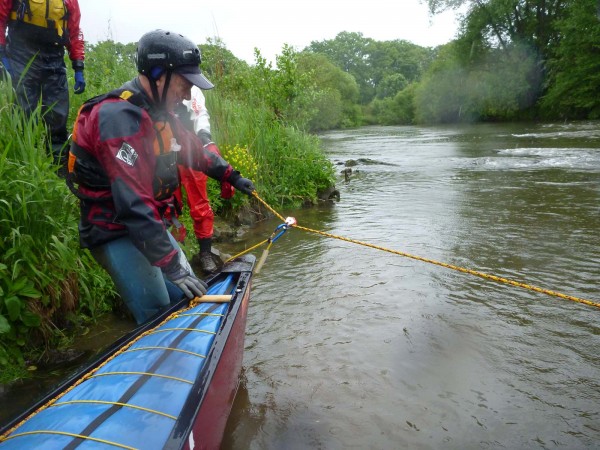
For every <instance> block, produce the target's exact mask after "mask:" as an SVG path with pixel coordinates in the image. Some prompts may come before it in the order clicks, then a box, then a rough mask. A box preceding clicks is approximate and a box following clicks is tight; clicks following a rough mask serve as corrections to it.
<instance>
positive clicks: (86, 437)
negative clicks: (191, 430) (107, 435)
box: [0, 430, 138, 450]
mask: <svg viewBox="0 0 600 450" xmlns="http://www.w3.org/2000/svg"><path fill="white" fill-rule="evenodd" d="M32 434H58V435H61V436H69V437H74V438H79V439H85V440H88V441H94V442H101V443H102V444H108V445H112V446H114V447H119V448H124V449H127V450H138V449H137V448H136V447H129V446H128V445H122V444H118V443H116V442H112V441H107V440H106V439H98V438H93V437H89V436H83V435H81V434H76V433H67V432H65V431H52V430H38V431H26V432H23V433H17V434H13V435H12V436H9V437H8V438H5V439H2V440H0V442H2V441H8V440H9V439H14V438H17V437H20V436H30V435H32Z"/></svg>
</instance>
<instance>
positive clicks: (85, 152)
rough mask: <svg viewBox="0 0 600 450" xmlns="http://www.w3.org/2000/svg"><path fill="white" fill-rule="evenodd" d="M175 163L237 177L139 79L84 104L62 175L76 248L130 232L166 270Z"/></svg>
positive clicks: (228, 178) (225, 177) (171, 249)
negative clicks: (159, 106) (73, 199)
mask: <svg viewBox="0 0 600 450" xmlns="http://www.w3.org/2000/svg"><path fill="white" fill-rule="evenodd" d="M177 164H181V165H184V166H187V167H191V168H192V169H194V170H200V171H202V172H204V173H206V174H207V175H208V176H210V177H211V178H214V179H216V180H218V181H228V182H230V183H232V184H234V182H235V181H236V179H238V178H239V177H240V174H239V172H237V171H234V170H233V168H232V167H231V166H230V165H229V164H228V163H227V162H226V161H225V160H224V159H223V158H221V157H220V156H218V155H216V154H215V153H212V152H210V151H208V150H205V149H204V146H203V144H202V141H201V140H200V139H199V138H198V137H197V136H196V135H195V134H194V133H193V132H191V131H189V130H186V129H185V127H184V126H183V124H182V123H181V122H180V121H179V119H178V118H177V117H176V116H175V115H174V114H169V113H164V112H163V113H162V114H160V113H159V112H158V111H157V110H155V108H154V107H153V103H152V102H151V101H150V100H149V98H148V97H147V96H146V94H145V93H144V91H143V90H142V87H141V85H140V83H139V80H138V79H137V78H135V79H134V80H132V81H129V82H128V83H126V84H124V85H123V86H122V87H121V88H120V89H117V90H115V91H112V92H110V93H108V94H105V95H101V96H99V97H95V98H92V99H90V100H88V101H87V102H86V103H85V104H84V105H83V106H82V107H81V108H80V110H79V113H78V115H77V119H76V121H75V126H74V128H73V136H72V144H71V150H70V154H69V175H68V177H67V183H68V184H69V186H70V187H71V190H72V191H73V192H74V193H75V195H77V197H79V199H80V206H81V220H80V223H79V238H80V244H81V246H82V247H83V248H93V247H96V246H98V245H102V244H105V243H107V242H110V241H112V240H114V239H118V238H120V237H123V236H126V235H128V236H129V237H130V239H131V240H132V242H133V243H134V245H135V246H136V247H137V248H138V249H139V250H140V251H141V252H142V253H143V254H144V256H146V258H147V259H148V260H149V261H150V263H151V264H152V265H154V266H158V267H164V266H165V265H167V264H168V263H169V262H170V261H171V259H172V258H173V256H175V255H176V253H177V250H176V249H175V248H174V247H173V245H172V244H171V242H170V240H169V237H168V235H167V229H166V225H165V223H164V221H163V213H164V212H165V210H166V209H167V208H168V207H169V206H170V205H172V204H173V192H174V191H175V189H176V188H177V187H178V186H179V177H178V174H177ZM75 185H77V187H75Z"/></svg>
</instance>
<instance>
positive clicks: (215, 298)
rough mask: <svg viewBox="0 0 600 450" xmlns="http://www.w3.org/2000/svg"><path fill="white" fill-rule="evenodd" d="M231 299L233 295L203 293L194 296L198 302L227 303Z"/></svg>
mask: <svg viewBox="0 0 600 450" xmlns="http://www.w3.org/2000/svg"><path fill="white" fill-rule="evenodd" d="M229 301H231V295H203V296H202V297H196V298H194V302H197V303H227V302H229Z"/></svg>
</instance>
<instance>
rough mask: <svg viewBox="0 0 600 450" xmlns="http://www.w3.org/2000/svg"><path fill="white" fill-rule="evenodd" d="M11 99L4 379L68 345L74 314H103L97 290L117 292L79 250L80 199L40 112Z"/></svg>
mask: <svg viewBox="0 0 600 450" xmlns="http://www.w3.org/2000/svg"><path fill="white" fill-rule="evenodd" d="M13 100H14V98H13V91H12V89H11V88H10V86H8V85H7V84H6V83H3V84H2V85H0V155H1V156H0V344H1V345H0V373H2V375H0V380H2V379H4V377H6V376H9V377H10V376H14V368H15V367H21V368H23V367H24V361H25V355H29V357H30V358H36V357H40V356H41V355H42V353H43V351H44V350H46V349H48V348H50V347H55V346H57V345H58V344H59V342H61V341H63V340H64V336H65V335H64V333H63V332H62V331H61V330H62V329H63V328H64V327H65V326H66V325H67V324H68V323H69V322H73V321H74V319H75V316H76V315H77V314H81V313H85V314H86V316H92V317H93V316H96V315H98V314H100V312H101V311H103V310H106V307H105V305H102V304H98V302H97V301H96V300H95V298H96V297H98V296H99V294H100V293H99V292H98V290H96V289H94V286H97V287H99V288H100V289H101V291H102V294H101V295H100V297H103V296H105V295H106V294H108V293H110V292H111V289H112V288H111V287H110V284H108V283H107V281H108V280H106V279H104V280H103V281H100V280H98V276H100V277H102V275H100V273H99V271H98V270H94V268H93V265H92V263H91V260H90V258H89V256H88V255H86V254H85V253H81V252H80V251H79V248H78V247H79V241H78V233H77V216H78V207H77V203H76V201H75V200H76V199H75V198H74V197H73V195H72V194H70V192H69V191H68V189H67V187H66V185H65V183H64V180H62V179H60V178H58V177H57V176H56V168H55V167H54V166H53V164H52V158H51V157H49V156H48V154H47V151H46V145H47V137H46V134H47V130H46V128H45V126H44V125H43V122H42V121H41V120H40V109H39V108H38V109H37V110H36V111H35V112H34V113H33V114H32V115H31V116H30V117H25V116H24V115H23V113H22V111H21V110H20V108H18V107H17V106H16V105H15V104H14V102H13ZM98 285H99V286H98ZM90 286H91V288H90ZM6 367H12V368H13V370H5V369H6ZM11 374H12V375H11Z"/></svg>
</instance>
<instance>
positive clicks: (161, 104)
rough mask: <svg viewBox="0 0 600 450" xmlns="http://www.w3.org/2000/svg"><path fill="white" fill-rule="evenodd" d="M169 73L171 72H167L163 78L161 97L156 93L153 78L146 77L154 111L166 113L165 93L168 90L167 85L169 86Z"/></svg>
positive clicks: (156, 88) (156, 89)
mask: <svg viewBox="0 0 600 450" xmlns="http://www.w3.org/2000/svg"><path fill="white" fill-rule="evenodd" d="M171 73H172V72H171V71H170V70H167V76H166V77H165V85H164V86H163V91H162V96H161V95H160V94H159V93H158V86H157V85H156V79H154V78H153V77H148V79H149V81H150V89H151V90H152V99H153V100H154V104H155V105H156V109H157V110H159V111H166V100H167V91H168V90H169V85H170V84H171Z"/></svg>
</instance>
